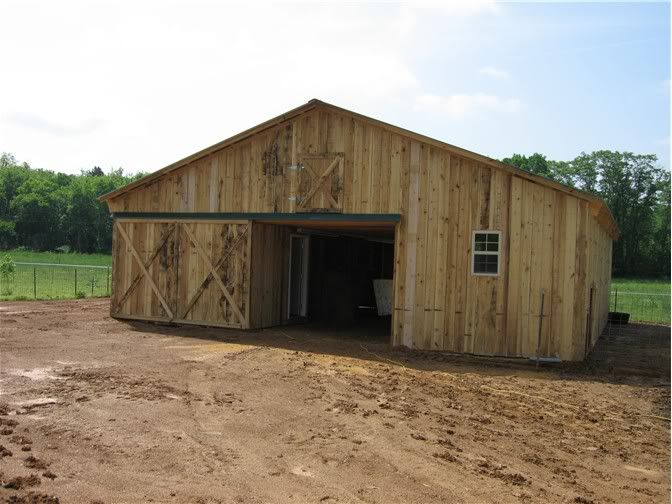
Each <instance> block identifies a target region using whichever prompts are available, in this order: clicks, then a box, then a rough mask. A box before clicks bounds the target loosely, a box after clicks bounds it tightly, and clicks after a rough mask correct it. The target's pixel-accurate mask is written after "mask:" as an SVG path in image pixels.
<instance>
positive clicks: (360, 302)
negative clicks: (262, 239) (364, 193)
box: [289, 229, 394, 341]
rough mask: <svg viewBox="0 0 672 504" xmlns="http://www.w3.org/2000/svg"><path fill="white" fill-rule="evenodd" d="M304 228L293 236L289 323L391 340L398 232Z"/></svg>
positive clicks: (349, 334) (337, 333)
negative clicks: (395, 233)
mask: <svg viewBox="0 0 672 504" xmlns="http://www.w3.org/2000/svg"><path fill="white" fill-rule="evenodd" d="M302 233H303V234H302V235H299V236H292V241H291V252H290V261H289V268H290V293H289V307H290V310H289V316H290V317H289V322H290V323H308V324H310V325H311V326H312V327H313V328H315V329H318V328H319V329H321V330H324V331H327V332H332V331H333V332H334V334H336V335H346V334H347V335H348V336H350V337H355V338H362V339H376V340H380V339H382V340H385V341H388V340H389V337H390V330H391V315H392V305H391V302H392V276H393V270H394V232H393V231H392V232H391V233H390V234H387V233H376V234H371V233H356V232H352V231H339V230H334V229H330V230H328V231H324V230H319V229H306V230H303V231H302ZM300 243H301V245H299V244H300Z"/></svg>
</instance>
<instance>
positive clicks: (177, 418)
mask: <svg viewBox="0 0 672 504" xmlns="http://www.w3.org/2000/svg"><path fill="white" fill-rule="evenodd" d="M107 312H108V306H107V300H95V301H69V302H22V303H0V350H1V352H0V423H1V424H2V425H0V429H1V430H0V445H1V446H0V473H1V474H0V480H1V482H2V488H0V500H3V499H4V501H7V502H44V503H47V502H58V500H57V499H60V502H84V503H93V502H105V503H111V502H167V503H173V502H175V503H182V502H198V503H206V502H227V503H228V502H237V503H238V502H241V503H242V502H244V503H257V502H258V503H261V502H296V503H303V502H312V503H335V502H376V503H392V502H404V503H412V502H423V503H424V502H453V503H457V502H469V503H481V502H483V503H485V502H498V503H501V502H577V503H589V502H596V503H598V502H599V503H605V502H617V503H621V502H628V503H633V502H668V501H669V492H670V477H669V473H670V431H669V427H670V425H669V422H668V421H666V420H664V419H661V418H656V417H657V416H665V417H667V416H669V394H670V389H669V382H665V383H663V382H661V381H660V380H657V379H652V378H619V379H608V378H605V377H599V376H595V375H590V374H586V373H582V372H580V371H577V370H573V371H570V370H567V369H565V370H544V371H541V372H537V371H536V370H535V369H534V368H531V367H528V366H527V365H520V364H512V363H508V364H507V363H499V364H495V363H492V362H489V361H485V360H475V359H465V358H458V357H451V356H441V355H438V354H427V353H414V352H413V353H412V352H405V351H400V350H394V351H393V350H390V349H388V348H387V347H386V346H385V345H382V344H380V343H371V342H369V343H365V344H363V345H362V344H360V342H359V341H355V340H352V339H348V338H343V337H336V336H338V335H337V334H334V335H333V337H332V338H325V337H324V336H320V335H317V334H315V333H311V332H306V329H305V328H303V329H302V328H293V329H286V330H267V331H262V332H253V333H242V332H236V331H222V330H214V329H197V328H167V327H162V328H159V327H155V326H152V325H145V324H127V323H123V322H118V321H115V320H112V319H110V318H109V317H108V315H107ZM12 499H15V500H12ZM31 499H32V500H31Z"/></svg>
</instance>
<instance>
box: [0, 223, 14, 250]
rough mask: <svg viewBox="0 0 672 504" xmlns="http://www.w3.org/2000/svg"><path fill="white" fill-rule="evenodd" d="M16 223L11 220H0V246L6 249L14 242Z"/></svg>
mask: <svg viewBox="0 0 672 504" xmlns="http://www.w3.org/2000/svg"><path fill="white" fill-rule="evenodd" d="M15 228H16V224H14V223H13V222H12V221H7V220H0V248H3V249H8V248H10V247H13V246H14V245H15V243H16V230H15Z"/></svg>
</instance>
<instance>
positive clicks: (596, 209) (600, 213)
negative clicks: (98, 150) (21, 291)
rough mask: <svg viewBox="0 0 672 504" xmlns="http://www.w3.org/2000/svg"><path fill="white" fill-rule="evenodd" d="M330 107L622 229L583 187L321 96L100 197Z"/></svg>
mask: <svg viewBox="0 0 672 504" xmlns="http://www.w3.org/2000/svg"><path fill="white" fill-rule="evenodd" d="M318 107H320V108H326V109H331V110H333V111H336V112H338V113H341V114H344V115H349V116H351V117H353V118H355V119H358V120H360V121H362V122H366V123H369V124H373V125H375V126H378V127H381V128H383V129H386V130H388V131H391V132H393V133H397V134H400V135H403V136H406V137H409V138H412V139H414V140H417V141H420V142H423V143H426V144H429V145H433V146H435V147H438V148H441V149H445V150H448V151H451V152H454V153H456V154H459V155H460V156H463V157H465V158H467V159H472V160H474V161H478V162H479V163H483V164H485V165H488V166H492V167H493V168H497V169H499V170H504V171H506V172H508V173H511V174H512V175H515V176H517V177H520V178H523V179H526V180H529V181H531V182H534V183H537V184H540V185H543V186H546V187H550V188H552V189H555V190H557V191H560V192H563V193H566V194H570V195H572V196H575V197H577V198H579V199H582V200H585V201H588V202H589V203H590V205H591V209H592V211H593V215H594V216H595V217H596V219H597V220H598V222H599V223H600V225H602V226H603V227H604V228H605V230H606V231H607V233H609V235H610V236H611V237H612V238H613V239H614V240H617V239H618V237H619V235H620V231H619V229H618V225H617V224H616V221H615V220H614V217H613V215H612V214H611V211H610V210H609V208H608V207H607V205H606V204H605V203H604V201H602V199H600V198H598V197H597V196H595V195H593V194H590V193H588V192H585V191H581V190H579V189H575V188H574V187H571V186H568V185H565V184H561V183H559V182H556V181H554V180H551V179H548V178H545V177H541V176H539V175H533V174H532V173H529V172H527V171H525V170H522V169H520V168H518V167H516V166H513V165H510V164H507V163H503V162H501V161H498V160H496V159H493V158H489V157H487V156H483V155H481V154H478V153H476V152H472V151H469V150H467V149H463V148H461V147H457V146H455V145H451V144H449V143H446V142H442V141H441V140H436V139H434V138H431V137H428V136H425V135H421V134H420V133H415V132H413V131H410V130H407V129H404V128H400V127H399V126H394V125H393V124H389V123H386V122H383V121H380V120H378V119H373V118H371V117H367V116H365V115H362V114H358V113H357V112H353V111H351V110H347V109H344V108H341V107H338V106H336V105H332V104H330V103H326V102H323V101H321V100H318V99H312V100H310V101H308V102H307V103H305V104H303V105H301V106H299V107H296V108H294V109H292V110H290V111H288V112H285V113H284V114H281V115H279V116H277V117H274V118H273V119H269V120H268V121H265V122H263V123H261V124H258V125H257V126H254V127H252V128H250V129H247V130H245V131H243V132H241V133H238V134H237V135H234V136H232V137H230V138H227V139H226V140H223V141H221V142H218V143H216V144H214V145H211V146H210V147H206V148H205V149H203V150H200V151H198V152H196V153H194V154H192V155H190V156H187V157H185V158H184V159H180V160H179V161H177V162H175V163H172V164H170V165H168V166H166V167H164V168H161V169H160V170H157V171H155V172H153V173H150V174H149V175H146V176H144V177H142V178H140V179H138V180H136V181H134V182H131V183H130V184H127V185H125V186H123V187H120V188H119V189H116V190H114V191H111V192H109V193H106V194H103V195H102V196H99V197H98V199H99V200H100V201H107V200H109V199H112V198H116V197H118V196H121V195H123V194H125V193H127V192H130V191H133V190H135V189H138V188H140V187H143V186H146V185H147V184H149V183H151V182H153V181H154V180H156V179H158V178H160V177H162V176H164V175H166V174H168V173H170V172H172V171H174V170H177V169H178V168H181V167H183V166H185V165H187V164H189V163H191V162H193V161H196V160H198V159H201V158H203V157H205V156H207V155H209V154H212V153H213V152H216V151H219V150H221V149H224V148H226V147H229V146H231V145H233V144H236V143H238V142H242V141H244V140H246V139H248V138H250V137H251V136H253V135H255V134H257V133H260V132H262V131H264V130H266V129H269V128H272V127H274V126H277V125H278V124H280V123H283V122H285V121H287V120H289V119H293V118H295V117H297V116H300V115H302V114H305V113H306V112H309V111H311V110H313V109H315V108H318Z"/></svg>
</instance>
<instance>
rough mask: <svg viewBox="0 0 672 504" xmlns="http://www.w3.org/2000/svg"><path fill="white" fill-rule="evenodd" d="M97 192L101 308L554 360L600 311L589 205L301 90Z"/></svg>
mask: <svg viewBox="0 0 672 504" xmlns="http://www.w3.org/2000/svg"><path fill="white" fill-rule="evenodd" d="M101 200H103V201H105V202H106V203H107V205H108V207H109V209H110V212H111V214H112V218H113V222H114V225H113V262H112V299H111V315H112V316H113V317H116V318H118V319H129V320H145V321H154V322H161V323H173V324H196V325H205V326H215V327H222V328H236V329H259V328H266V327H272V326H277V325H282V324H293V323H303V324H313V326H314V327H315V328H329V327H337V326H338V327H341V326H345V327H351V328H352V331H353V334H356V333H357V330H359V331H360V333H361V334H362V335H363V337H366V334H369V333H371V334H373V333H375V334H382V335H383V336H382V337H383V338H389V342H390V344H392V345H403V346H406V347H410V348H416V349H424V350H439V351H449V352H458V353H471V354H480V355H495V356H508V357H548V358H554V359H557V358H559V359H561V360H581V359H583V358H584V356H585V355H586V354H587V352H588V351H589V350H590V348H591V346H592V345H593V344H594V342H595V341H596V339H597V337H598V336H599V334H600V332H601V331H602V329H603V328H604V326H605V324H606V322H607V314H608V300H609V287H610V278H611V277H610V275H611V249H612V241H613V240H615V239H617V238H618V233H619V231H618V228H617V226H616V224H615V222H614V219H613V217H612V215H611V213H610V212H609V209H608V208H607V207H606V205H605V204H604V202H603V201H601V200H600V199H599V198H596V197H595V196H593V195H591V194H587V193H584V192H581V191H578V190H575V189H573V188H571V187H567V186H564V185H561V184H558V183H556V182H553V181H551V180H548V179H545V178H543V177H539V176H535V175H531V174H529V173H527V172H524V171H522V170H519V169H517V168H515V167H513V166H509V165H507V164H504V163H501V162H499V161H496V160H493V159H490V158H488V157H485V156H482V155H479V154H476V153H473V152H470V151H467V150H465V149H461V148H458V147H455V146H453V145H450V144H447V143H444V142H441V141H438V140H434V139H432V138H429V137H426V136H423V135H420V134H417V133H413V132H411V131H408V130H405V129H402V128H399V127H396V126H393V125H390V124H387V123H384V122H382V121H378V120H375V119H372V118H369V117H366V116H363V115H361V114H358V113H355V112H351V111H349V110H345V109H343V108H340V107H337V106H334V105H331V104H328V103H325V102H322V101H319V100H311V101H309V102H308V103H306V104H305V105H302V106H300V107H298V108H296V109H294V110H291V111H289V112H287V113H285V114H283V115H281V116H279V117H276V118H274V119H271V120H269V121H267V122H264V123H262V124H260V125H258V126H255V127H254V128H251V129H249V130H247V131H244V132H242V133H240V134H238V135H236V136H234V137H231V138H229V139H227V140H224V141H222V142H220V143H218V144H216V145H213V146H211V147H208V148H206V149H204V150H202V151H200V152H197V153H195V154H193V155H191V156H189V157H187V158H185V159H182V160H180V161H178V162H176V163H174V164H172V165H170V166H167V167H165V168H163V169H161V170H159V171H157V172H155V173H152V174H150V175H148V176H146V177H144V178H142V179H139V180H137V181H135V182H133V183H131V184H129V185H127V186H125V187H122V188H120V189H118V190H116V191H113V192H111V193H108V194H106V195H103V196H101ZM316 330H317V329H316Z"/></svg>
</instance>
